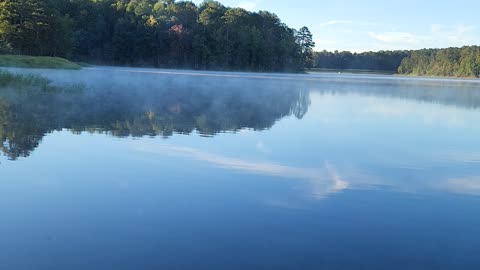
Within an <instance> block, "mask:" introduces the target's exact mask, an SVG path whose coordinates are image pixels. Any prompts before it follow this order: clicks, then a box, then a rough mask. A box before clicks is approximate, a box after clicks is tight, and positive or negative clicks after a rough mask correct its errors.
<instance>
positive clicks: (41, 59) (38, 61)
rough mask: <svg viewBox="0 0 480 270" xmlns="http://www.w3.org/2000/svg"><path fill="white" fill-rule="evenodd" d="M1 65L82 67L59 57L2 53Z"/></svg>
mask: <svg viewBox="0 0 480 270" xmlns="http://www.w3.org/2000/svg"><path fill="white" fill-rule="evenodd" d="M0 67H17V68H50V69H81V68H82V67H81V66H80V65H78V64H76V63H73V62H70V61H68V60H66V59H63V58H58V57H45V56H26V55H0Z"/></svg>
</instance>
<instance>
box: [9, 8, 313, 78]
mask: <svg viewBox="0 0 480 270" xmlns="http://www.w3.org/2000/svg"><path fill="white" fill-rule="evenodd" d="M313 47H314V43H313V39H312V35H311V33H310V31H309V29H308V28H307V27H303V28H302V29H300V30H298V31H297V30H295V29H292V28H290V27H288V26H287V25H286V24H284V23H283V22H282V21H281V20H280V19H279V18H278V16H277V15H275V14H273V13H270V12H268V11H259V12H249V11H246V10H244V9H242V8H230V7H226V6H224V5H222V4H221V3H219V2H216V1H212V0H206V1H204V2H203V3H202V4H200V5H198V6H197V5H195V4H194V3H192V2H191V1H174V0H0V53H2V52H3V53H15V54H28V55H35V56H37V55H38V56H40V55H41V56H58V57H65V58H69V59H72V60H75V61H82V62H90V63H96V64H109V65H142V66H154V67H168V68H192V69H220V70H252V71H298V70H301V69H302V68H303V67H305V66H312V61H313Z"/></svg>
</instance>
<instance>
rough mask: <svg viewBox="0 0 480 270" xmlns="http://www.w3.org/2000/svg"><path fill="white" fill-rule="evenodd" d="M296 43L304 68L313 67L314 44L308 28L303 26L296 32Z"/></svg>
mask: <svg viewBox="0 0 480 270" xmlns="http://www.w3.org/2000/svg"><path fill="white" fill-rule="evenodd" d="M297 43H298V45H299V46H300V50H301V52H302V56H303V63H304V65H305V67H306V68H311V67H313V48H314V47H315V42H314V41H313V35H312V33H311V32H310V30H309V29H308V27H306V26H304V27H302V28H300V30H299V31H298V32H297Z"/></svg>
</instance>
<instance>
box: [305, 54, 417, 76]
mask: <svg viewBox="0 0 480 270" xmlns="http://www.w3.org/2000/svg"><path fill="white" fill-rule="evenodd" d="M408 55H409V52H408V51H379V52H364V53H351V52H348V51H343V52H339V51H335V52H327V51H321V52H315V53H314V65H313V66H314V67H315V68H328V69H365V70H382V71H391V72H393V73H395V72H397V70H398V67H399V66H400V63H401V62H402V60H403V59H404V58H405V57H407V56H408Z"/></svg>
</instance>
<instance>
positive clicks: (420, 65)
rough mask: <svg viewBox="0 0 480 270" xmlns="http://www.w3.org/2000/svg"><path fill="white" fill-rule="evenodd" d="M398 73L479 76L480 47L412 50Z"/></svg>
mask: <svg viewBox="0 0 480 270" xmlns="http://www.w3.org/2000/svg"><path fill="white" fill-rule="evenodd" d="M398 73H400V74H412V75H420V76H421V75H428V76H454V77H477V78H478V77H479V76H480V47H479V46H466V47H462V48H447V49H425V50H418V51H412V52H411V53H410V54H409V56H408V57H406V58H405V59H403V61H402V63H401V65H400V67H399V69H398Z"/></svg>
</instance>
